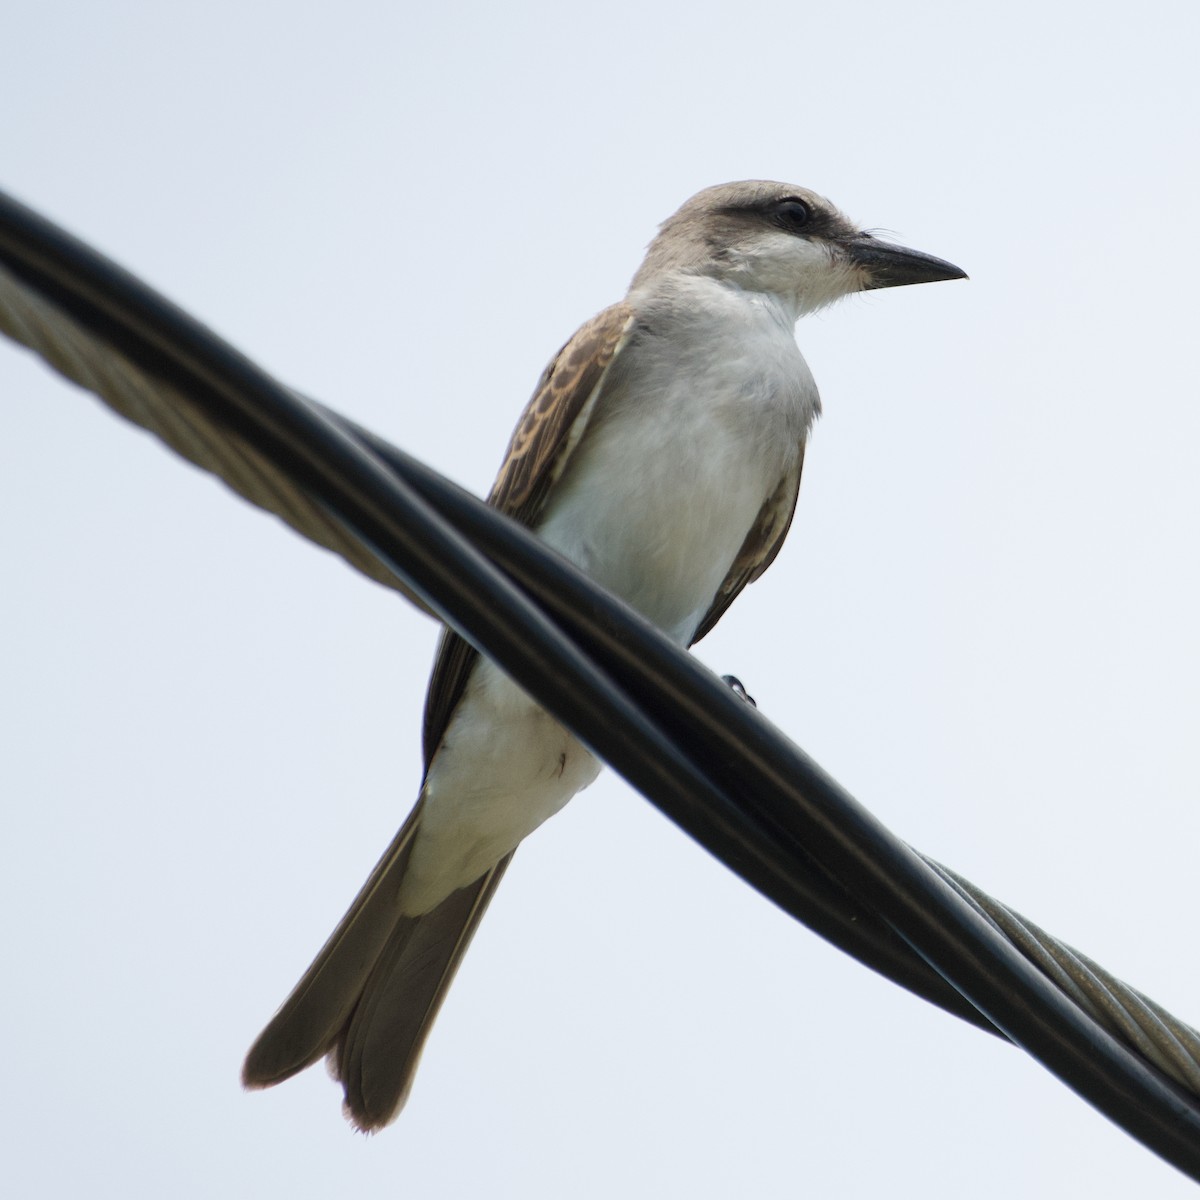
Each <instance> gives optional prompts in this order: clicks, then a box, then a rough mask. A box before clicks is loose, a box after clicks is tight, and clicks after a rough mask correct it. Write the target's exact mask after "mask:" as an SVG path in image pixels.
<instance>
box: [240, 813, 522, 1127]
mask: <svg viewBox="0 0 1200 1200" xmlns="http://www.w3.org/2000/svg"><path fill="white" fill-rule="evenodd" d="M420 809H421V806H420V804H418V805H417V807H416V808H415V809H414V810H413V812H412V814H411V816H410V817H409V819H408V820H407V821H406V822H405V823H404V827H403V828H402V829H401V830H400V832H399V833H398V834H397V835H396V837H395V838H394V839H393V840H392V844H391V845H390V846H389V847H388V848H387V850H386V851H385V853H384V855H383V857H382V858H381V859H380V860H379V862H378V864H377V865H376V867H375V870H374V871H372V873H371V877H370V879H368V880H367V882H366V884H365V885H364V887H363V889H362V891H361V892H359V894H358V896H357V897H356V899H355V901H354V903H353V904H352V905H351V906H350V910H349V912H347V913H346V915H345V916H344V917H343V918H342V920H341V923H340V924H339V925H338V927H337V929H336V930H334V932H333V934H332V936H331V937H330V938H329V940H328V941H327V942H326V943H325V945H324V947H323V948H322V949H321V952H320V953H319V954H318V955H317V957H316V959H315V960H314V961H313V963H312V965H311V966H310V967H309V968H308V970H307V971H306V972H305V974H304V977H303V978H302V979H301V980H300V982H299V983H298V984H297V985H296V987H295V988H294V989H293V991H292V994H291V995H290V996H289V997H288V998H287V1000H285V1001H284V1003H283V1005H282V1007H281V1008H280V1010H279V1011H278V1012H277V1013H276V1014H275V1016H274V1017H273V1018H272V1019H271V1022H270V1024H268V1025H267V1027H266V1029H264V1030H263V1032H262V1033H261V1034H260V1035H259V1037H258V1040H257V1041H256V1042H255V1043H254V1045H253V1046H252V1047H251V1048H250V1052H249V1054H247V1056H246V1062H245V1065H244V1066H243V1068H242V1082H243V1083H244V1084H245V1086H246V1087H248V1088H263V1087H270V1086H272V1085H273V1084H276V1083H282V1082H283V1080H285V1079H288V1078H290V1077H291V1076H292V1075H295V1074H297V1073H298V1072H299V1071H302V1070H304V1068H305V1067H308V1066H311V1065H312V1064H313V1063H315V1062H316V1061H317V1060H318V1059H319V1058H321V1057H322V1056H323V1055H329V1057H330V1061H331V1063H332V1065H333V1066H334V1068H335V1073H336V1075H337V1077H338V1078H339V1079H340V1080H342V1082H343V1085H344V1088H345V1095H346V1111H347V1115H348V1116H349V1117H350V1118H351V1119H352V1120H353V1121H354V1123H355V1124H356V1125H357V1126H358V1127H359V1128H360V1129H364V1130H368V1129H377V1128H380V1127H381V1126H383V1125H386V1124H387V1123H388V1122H389V1121H390V1120H392V1118H393V1117H395V1115H396V1114H397V1113H398V1112H399V1111H400V1108H401V1106H402V1105H403V1103H404V1100H405V1099H406V1097H407V1095H408V1091H409V1089H410V1087H411V1086H412V1076H413V1073H414V1071H415V1070H416V1065H417V1061H418V1059H419V1057H420V1053H421V1048H422V1046H423V1045H424V1042H425V1038H426V1036H427V1035H428V1033H429V1028H430V1026H431V1025H432V1023H433V1020H434V1018H435V1017H436V1016H437V1012H438V1009H439V1008H440V1007H441V1003H442V1000H443V998H444V996H445V993H446V989H447V988H448V987H449V985H450V982H451V980H452V979H453V978H454V974H455V971H456V970H457V969H458V964H459V961H460V959H461V958H462V955H463V953H464V952H465V951H466V948H467V946H468V944H469V943H470V940H471V936H472V934H473V933H474V931H475V928H476V926H477V925H478V923H479V920H480V918H481V917H482V916H483V913H484V910H485V909H486V907H487V904H488V901H489V900H490V899H491V897H492V893H493V892H494V891H495V888H496V886H497V884H498V883H499V882H500V878H501V876H502V875H503V874H504V868H505V867H506V866H507V865H508V861H509V859H510V858H511V857H512V856H511V855H509V856H508V857H507V858H505V859H504V860H503V861H502V862H500V863H498V864H497V865H496V866H495V867H493V868H492V870H490V871H489V872H488V873H487V874H486V875H484V876H483V877H482V878H481V879H479V880H478V881H477V882H475V883H474V884H471V885H470V886H469V887H465V888H461V889H460V890H459V891H457V892H454V893H453V894H452V895H450V896H448V897H447V898H446V899H445V900H443V901H442V903H441V904H439V905H438V906H437V907H436V908H433V909H431V910H430V911H429V912H427V913H422V914H421V915H420V916H406V915H404V914H402V913H401V911H400V906H399V897H400V884H401V881H402V879H403V876H404V871H405V868H406V867H407V865H408V859H409V854H410V852H411V849H412V842H413V837H414V835H415V833H416V829H417V825H418V822H419V819H420Z"/></svg>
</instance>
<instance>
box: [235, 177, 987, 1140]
mask: <svg viewBox="0 0 1200 1200" xmlns="http://www.w3.org/2000/svg"><path fill="white" fill-rule="evenodd" d="M962 278H965V275H964V273H963V272H962V271H961V270H959V268H958V267H955V266H953V265H951V264H950V263H948V262H943V261H942V260H941V259H937V258H933V257H931V256H929V255H927V254H921V253H919V252H917V251H914V250H907V249H905V248H903V247H901V246H894V245H890V244H888V243H886V242H882V241H878V240H877V239H876V238H874V237H873V236H872V235H871V234H869V233H866V232H863V231H862V230H860V229H858V228H857V227H856V226H855V225H853V224H852V223H851V222H850V221H849V220H848V219H847V218H846V217H844V216H843V215H842V214H841V213H840V212H838V210H837V209H836V208H834V207H833V205H831V204H830V203H829V202H828V201H827V200H824V199H822V198H821V197H820V196H817V195H815V194H814V193H813V192H810V191H808V190H806V189H805V188H800V187H794V186H792V185H789V184H782V183H770V182H763V181H749V182H743V183H728V184H723V185H721V186H719V187H713V188H708V189H707V190H706V191H703V192H700V193H699V194H698V195H696V196H693V197H692V199H690V200H689V201H688V202H687V203H686V204H685V205H684V206H683V207H682V208H681V209H680V210H679V211H678V212H677V213H675V215H674V216H672V217H671V218H669V219H668V220H667V221H666V222H665V223H664V224H663V225H662V226H661V228H660V230H659V233H658V236H657V237H656V238H655V239H654V241H653V242H652V243H651V245H650V248H649V250H648V251H647V254H646V258H645V261H644V262H643V263H642V266H641V268H640V269H639V270H638V272H637V274H636V275H635V276H634V278H633V282H632V284H631V285H630V288H629V292H628V294H627V295H626V297H625V299H624V300H622V301H621V302H620V303H619V304H615V305H613V306H612V307H611V308H607V309H605V310H604V311H603V312H602V313H600V314H599V315H598V316H596V317H593V318H592V319H591V320H590V321H588V322H587V324H585V325H584V326H583V327H582V328H581V329H580V330H579V331H578V332H577V333H576V334H575V336H574V337H572V338H571V340H570V341H569V342H567V344H566V345H565V346H564V347H563V348H562V349H561V350H560V351H559V352H558V354H557V355H555V357H554V360H553V361H552V362H551V363H550V365H549V366H548V367H547V368H546V371H545V373H544V374H543V375H542V378H541V380H540V381H539V382H538V385H537V388H536V390H535V392H534V394H533V399H532V400H531V401H530V402H529V405H528V407H527V408H526V409H525V412H524V415H523V416H522V417H521V420H520V422H519V424H518V425H517V429H516V432H515V433H514V434H513V438H512V441H511V443H510V445H509V448H508V456H507V458H506V459H505V461H504V465H503V467H502V468H501V470H500V474H499V477H498V478H497V480H496V483H495V485H494V487H493V488H492V492H491V495H490V496H489V498H488V501H489V503H490V504H493V505H494V506H495V507H496V508H498V509H499V510H500V511H501V512H503V513H506V514H507V515H508V516H510V517H512V518H514V519H515V520H517V521H520V522H521V523H522V524H524V525H527V526H529V527H530V528H532V529H534V530H536V532H537V533H538V534H539V535H540V536H541V537H542V538H543V539H545V541H546V542H548V543H549V544H550V545H551V546H553V547H554V548H555V549H557V550H558V551H560V552H561V553H562V554H564V555H566V557H567V558H569V559H571V560H572V561H573V562H574V563H576V564H577V565H578V566H580V567H581V568H582V569H583V570H585V571H587V572H588V574H589V575H591V576H592V578H594V579H595V580H597V581H598V582H599V583H601V584H603V585H604V586H605V587H607V588H609V589H610V590H611V591H613V592H615V593H616V594H617V595H619V596H621V597H622V598H624V600H626V601H627V602H628V603H629V604H631V605H632V606H633V607H634V608H635V609H637V610H638V611H639V612H641V613H642V614H643V615H644V616H646V617H647V618H649V619H650V620H651V621H653V622H654V623H655V624H656V625H657V626H658V627H659V628H660V629H662V630H663V631H664V632H665V633H666V634H667V635H668V636H670V637H671V638H673V639H674V640H675V641H676V642H678V643H679V644H680V645H681V646H690V645H692V644H693V643H694V642H696V641H698V640H699V639H700V638H702V637H703V636H704V635H705V634H706V633H708V631H709V630H710V629H712V627H713V626H714V625H715V624H716V623H717V621H718V620H720V618H721V616H722V615H723V614H724V612H725V610H726V609H727V608H728V607H729V605H730V604H731V603H732V602H733V600H734V599H735V597H736V596H737V595H738V593H739V592H740V591H741V590H742V588H744V587H745V586H746V584H748V583H750V582H752V581H753V580H755V579H757V578H758V577H759V576H760V575H761V574H762V573H763V572H764V571H765V570H766V569H767V567H768V566H770V564H771V562H772V561H773V559H774V558H775V555H776V554H777V553H778V552H779V548H780V546H781V545H782V543H783V539H784V536H785V535H786V534H787V531H788V526H789V525H790V524H791V521H792V513H793V511H794V510H795V506H796V496H797V492H798V489H799V487H800V468H801V465H802V463H803V460H804V446H805V441H806V439H807V436H808V432H809V428H810V426H811V425H812V422H813V420H814V418H815V417H816V416H817V414H818V412H819V411H820V401H819V398H818V394H817V387H816V384H815V383H814V382H813V378H812V375H811V373H810V372H809V369H808V366H807V365H806V363H805V361H804V359H803V358H802V357H801V355H800V351H799V349H798V348H797V346H796V340H795V336H794V327H795V324H796V321H797V320H798V319H799V318H800V317H801V316H803V315H805V314H806V313H811V312H814V311H816V310H817V309H819V308H822V307H824V306H825V305H827V304H830V303H832V302H833V301H834V300H837V299H840V298H841V297H843V296H847V295H850V294H851V293H854V292H860V291H865V290H868V289H871V288H884V287H896V286H900V285H904V284H911V283H926V282H931V281H934V280H939V279H962ZM424 747H425V761H426V771H425V779H424V783H423V785H422V787H421V791H420V795H419V797H418V799H417V803H416V806H415V807H414V808H413V810H412V812H411V814H410V815H409V817H408V819H407V821H405V823H404V826H403V828H402V829H401V830H400V832H399V833H398V834H397V835H396V837H395V840H394V841H393V842H392V844H391V845H390V846H389V847H388V849H387V851H386V852H385V853H384V855H383V857H382V858H381V859H380V860H379V863H378V865H377V866H376V867H375V870H374V871H373V872H372V874H371V877H370V878H369V879H368V880H367V882H366V885H365V886H364V887H363V889H362V891H361V892H360V893H359V894H358V897H357V898H356V899H355V901H354V903H353V905H351V907H350V911H349V912H348V913H347V914H346V916H345V917H343V919H342V922H341V924H340V925H339V926H338V927H337V929H336V930H335V931H334V933H333V935H332V936H331V937H330V939H329V941H328V942H326V943H325V946H324V948H323V949H322V950H321V952H320V954H319V955H318V956H317V958H316V961H315V962H313V964H312V966H310V967H309V969H308V971H307V972H306V973H305V975H304V977H303V979H301V980H300V982H299V983H298V984H297V985H296V988H295V990H294V991H293V992H292V994H291V995H290V996H289V997H288V999H287V1000H286V1001H285V1002H284V1005H283V1007H282V1008H281V1009H280V1010H279V1012H278V1013H277V1014H276V1015H275V1017H274V1019H273V1020H272V1021H271V1023H270V1024H269V1025H268V1026H267V1028H266V1029H265V1030H264V1032H263V1033H262V1034H261V1036H260V1037H259V1039H258V1041H257V1042H255V1044H254V1046H253V1048H252V1049H251V1050H250V1053H249V1055H248V1056H247V1058H246V1064H245V1068H244V1072H243V1079H244V1082H245V1084H246V1085H247V1086H248V1087H268V1086H270V1085H271V1084H275V1083H279V1082H280V1081H281V1080H284V1079H287V1078H288V1077H289V1076H291V1075H294V1074H295V1073H296V1072H298V1071H300V1070H302V1069H303V1068H305V1067H307V1066H309V1065H310V1064H311V1063H313V1062H315V1061H316V1060H317V1059H318V1058H321V1057H322V1056H323V1055H327V1056H328V1057H329V1061H330V1065H331V1068H332V1071H333V1073H334V1074H335V1075H336V1077H337V1078H338V1079H339V1080H340V1081H341V1083H342V1085H343V1088H344V1090H345V1108H346V1112H347V1115H348V1116H349V1118H350V1120H351V1121H353V1123H354V1124H355V1125H357V1126H358V1127H359V1128H360V1129H363V1130H373V1129H378V1128H380V1127H381V1126H383V1125H386V1124H387V1123H388V1122H389V1121H391V1120H392V1119H393V1118H394V1117H395V1116H396V1114H397V1113H398V1112H399V1110H400V1108H401V1106H402V1105H403V1103H404V1100H405V1098H406V1097H407V1095H408V1092H409V1089H410V1087H411V1085H412V1079H413V1074H414V1071H415V1069H416V1065H417V1060H418V1057H419V1055H420V1052H421V1047H422V1045H423V1043H424V1041H425V1037H426V1035H427V1033H428V1031H429V1028H430V1025H431V1024H432V1022H433V1019H434V1017H435V1015H436V1013H437V1010H438V1008H439V1006H440V1004H441V1002H442V999H443V997H444V995H445V993H446V989H447V988H448V987H449V985H450V982H451V980H452V978H453V976H454V973H455V970H456V969H457V966H458V963H459V961H460V959H461V957H462V955H463V952H464V951H465V950H466V948H467V945H468V943H469V942H470V940H471V936H472V934H473V933H474V931H475V928H476V926H477V925H478V923H479V920H480V918H481V917H482V916H483V913H484V910H485V909H486V908H487V904H488V901H489V900H490V899H491V897H492V893H493V892H494V891H495V889H496V886H497V885H498V884H499V882H500V878H501V876H502V875H503V873H504V870H505V868H506V867H507V866H508V862H509V860H510V859H511V858H512V855H513V851H514V850H515V849H516V847H517V845H518V843H519V842H520V841H521V839H522V838H524V837H527V836H528V835H529V834H530V833H532V832H533V830H534V829H536V828H537V826H538V825H540V824H541V823H542V822H543V821H544V820H545V819H546V818H547V817H549V816H551V815H552V814H553V813H555V812H557V811H558V810H559V809H560V808H562V807H563V805H564V804H566V802H567V801H568V800H569V799H570V798H571V797H572V796H573V795H575V793H576V792H578V791H579V790H580V789H582V788H585V787H587V785H588V784H589V783H591V782H592V780H593V779H595V778H596V775H597V774H598V772H599V770H600V764H599V763H598V762H597V761H596V759H595V758H594V757H593V756H592V755H591V754H590V753H589V752H588V750H586V749H585V748H584V746H583V745H582V744H581V743H580V742H579V740H578V739H577V738H575V737H574V736H573V735H572V734H571V733H569V732H568V731H567V730H566V729H564V728H563V727H562V726H561V725H559V724H558V722H557V721H555V720H554V719H553V718H552V717H550V716H549V715H548V714H547V713H546V712H545V711H543V710H542V709H541V708H539V707H538V705H537V704H536V703H535V702H534V701H533V700H532V699H531V698H530V697H529V696H528V695H527V694H526V693H525V692H523V691H522V690H521V689H520V688H519V687H518V686H517V685H516V684H515V683H513V682H512V681H511V680H510V679H509V678H508V677H507V676H506V675H505V674H504V673H503V672H502V671H501V670H500V669H499V668H497V667H496V666H494V665H493V664H492V663H491V662H489V661H488V660H487V659H484V658H480V657H479V656H478V655H477V654H476V653H475V652H474V651H473V650H472V649H471V648H470V647H469V646H468V645H467V644H466V643H465V642H464V641H463V640H462V639H461V638H460V637H458V636H457V635H456V634H454V633H452V632H449V631H447V632H445V633H444V634H443V636H442V640H441V644H440V646H439V648H438V652H437V658H436V660H435V663H434V668H433V676H432V679H431V681H430V685H429V693H428V696H427V699H426V708H425V728H424Z"/></svg>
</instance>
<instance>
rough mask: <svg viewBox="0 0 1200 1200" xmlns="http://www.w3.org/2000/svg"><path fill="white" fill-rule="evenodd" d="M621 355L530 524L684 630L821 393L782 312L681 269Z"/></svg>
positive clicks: (667, 625) (673, 629)
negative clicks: (666, 297)
mask: <svg viewBox="0 0 1200 1200" xmlns="http://www.w3.org/2000/svg"><path fill="white" fill-rule="evenodd" d="M647 324H648V326H649V329H648V330H647V331H645V332H639V333H638V334H636V335H635V338H634V340H633V341H632V342H631V344H630V345H629V346H628V347H627V348H626V349H625V350H624V351H623V352H622V354H621V356H620V357H619V359H618V360H617V365H618V366H619V368H620V369H619V370H616V369H614V372H613V374H612V376H611V377H610V380H609V384H608V386H607V387H606V390H605V395H604V397H603V399H602V402H601V404H600V405H599V406H598V408H597V412H596V415H595V417H594V418H593V422H592V424H591V425H590V426H589V427H588V430H587V432H586V434H585V436H584V440H583V442H582V444H581V446H580V448H579V449H578V450H577V451H576V453H575V456H574V457H573V458H572V460H571V462H570V464H569V466H568V468H567V470H566V472H565V473H564V475H563V477H562V479H561V480H560V481H559V483H558V485H557V486H556V488H555V493H554V496H553V498H552V500H551V502H550V504H549V505H548V507H547V510H546V512H545V514H544V516H543V519H542V521H541V523H540V524H539V526H538V533H539V534H540V535H541V536H542V537H543V538H545V540H546V541H547V542H549V543H550V544H551V545H552V546H554V547H555V548H556V549H558V550H560V551H561V552H562V553H563V554H565V555H566V556H567V557H568V558H570V559H571V560H572V561H574V562H576V563H577V564H578V565H579V566H581V567H582V568H583V569H584V570H586V571H587V572H588V573H589V574H590V575H592V576H593V578H595V579H597V580H598V581H599V582H601V583H603V584H605V586H607V587H609V588H611V589H612V590H613V591H615V592H617V593H618V594H619V595H620V596H622V597H623V598H624V599H626V600H628V601H629V603H630V604H632V605H633V606H634V607H635V608H637V609H638V610H639V611H640V612H642V613H643V614H644V615H645V616H647V617H649V618H650V620H652V621H654V622H655V623H656V624H657V625H659V626H660V627H661V628H662V629H663V630H664V631H665V632H667V633H669V634H670V635H671V636H672V637H673V638H675V639H676V640H677V641H680V642H682V643H685V644H686V643H687V642H688V641H689V640H690V638H691V635H692V633H693V632H694V631H695V628H696V625H697V624H698V623H699V621H700V620H701V618H702V617H703V616H704V614H705V612H706V611H707V610H708V606H709V604H710V603H711V602H712V599H713V597H714V595H715V594H716V591H717V589H718V588H719V587H720V585H721V582H722V581H723V579H724V578H725V575H726V572H727V571H728V569H729V567H730V565H731V564H732V562H733V560H734V558H735V556H736V555H737V553H738V551H739V550H740V549H741V546H742V543H743V541H744V539H745V537H746V534H747V533H748V532H749V530H750V528H751V527H752V525H753V524H754V521H755V519H756V518H757V516H758V514H759V511H760V509H761V508H762V506H763V503H764V502H765V501H766V499H767V498H768V497H769V496H770V495H771V493H772V492H773V491H774V490H775V488H776V486H777V485H778V484H779V482H780V480H781V479H782V478H783V476H784V474H785V472H786V471H788V470H789V469H790V468H791V467H792V466H794V464H795V462H796V458H797V456H798V455H799V453H800V450H801V447H802V445H803V441H804V437H805V435H806V433H807V431H808V427H809V425H810V424H811V422H812V419H813V417H814V415H815V414H816V412H817V410H818V407H819V401H818V397H817V389H816V385H815V384H814V382H813V379H812V375H811V374H810V372H809V370H808V367H807V365H806V364H805V362H804V359H803V358H802V357H801V355H800V352H799V350H798V349H797V347H796V342H795V339H794V337H793V335H792V329H791V321H790V317H789V316H788V315H787V314H785V313H782V312H780V310H779V309H778V307H777V306H776V305H775V304H774V303H773V302H772V301H771V300H770V299H769V298H767V297H764V296H762V295H761V294H756V293H746V292H743V291H740V290H739V289H732V288H729V287H727V286H725V285H721V284H717V283H715V282H714V281H712V280H699V279H698V280H694V281H689V291H688V293H687V294H686V295H684V296H682V297H680V296H679V295H678V294H677V293H676V294H673V295H672V297H671V305H670V307H669V308H667V309H666V310H665V311H664V312H663V313H661V314H658V313H653V312H652V314H651V316H650V318H649V320H648V321H647Z"/></svg>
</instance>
